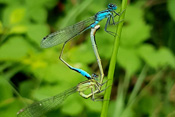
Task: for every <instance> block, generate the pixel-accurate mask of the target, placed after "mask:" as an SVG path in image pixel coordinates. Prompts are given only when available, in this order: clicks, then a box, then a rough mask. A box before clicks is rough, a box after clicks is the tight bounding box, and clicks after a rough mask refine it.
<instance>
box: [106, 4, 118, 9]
mask: <svg viewBox="0 0 175 117" xmlns="http://www.w3.org/2000/svg"><path fill="white" fill-rule="evenodd" d="M108 9H111V10H116V9H117V6H116V5H115V4H108Z"/></svg>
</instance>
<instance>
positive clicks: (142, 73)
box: [0, 0, 175, 117]
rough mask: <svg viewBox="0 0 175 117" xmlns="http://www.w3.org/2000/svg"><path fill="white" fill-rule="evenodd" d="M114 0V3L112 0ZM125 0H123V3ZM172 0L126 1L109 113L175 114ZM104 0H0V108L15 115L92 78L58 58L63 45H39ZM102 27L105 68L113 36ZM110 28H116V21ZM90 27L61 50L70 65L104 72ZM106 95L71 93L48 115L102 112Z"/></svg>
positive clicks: (174, 15) (103, 5)
mask: <svg viewBox="0 0 175 117" xmlns="http://www.w3.org/2000/svg"><path fill="white" fill-rule="evenodd" d="M111 2H112V3H116V2H115V1H112V0H111ZM120 2H121V1H117V3H116V4H117V6H118V10H117V12H119V11H120ZM174 3H175V1H174V0H130V2H129V5H128V8H127V9H126V17H125V23H124V27H123V31H122V37H121V43H120V50H119V54H118V60H117V61H118V62H117V69H116V73H115V76H114V78H115V82H114V85H113V93H112V95H111V104H110V109H109V117H117V116H125V117H136V116H159V117H165V116H168V117H171V116H172V117H173V115H175V114H174V113H175V96H174V95H175V93H174V92H175V88H174V87H175V80H174V78H175V71H174V69H175V56H174V54H175V46H174V43H175V41H174V38H175V33H174V32H175V13H174ZM107 4H108V1H106V2H101V1H100V0H96V1H93V0H84V1H81V0H77V1H63V0H60V1H57V0H39V1H37V0H0V115H1V116H2V117H14V116H16V113H17V112H18V111H19V110H20V109H21V108H23V107H25V106H27V105H29V104H31V103H32V102H33V101H37V100H41V99H44V98H47V97H50V96H53V95H55V94H58V93H60V92H62V91H64V90H66V89H68V88H70V87H73V86H76V85H77V84H78V83H79V82H80V81H84V80H85V79H86V78H84V77H82V76H81V75H80V74H78V73H76V72H74V71H71V70H70V69H69V68H68V67H66V66H65V65H64V64H63V63H62V62H61V61H60V60H59V59H58V57H59V54H60V51H61V47H62V45H58V46H56V47H53V48H49V49H41V48H40V46H39V45H40V41H41V39H42V38H43V37H44V36H46V35H47V34H49V33H50V32H54V31H56V30H58V29H61V28H63V27H65V26H68V25H71V24H74V23H76V22H78V21H81V20H83V19H85V18H88V17H90V16H92V15H94V14H95V13H97V12H98V11H100V10H103V9H106V6H107ZM100 25H101V29H100V30H98V32H97V34H96V42H97V46H98V49H99V53H100V56H101V59H102V64H103V69H104V71H105V76H106V75H107V72H108V65H109V60H110V56H111V53H112V49H113V43H114V40H113V37H112V36H111V35H109V34H107V33H106V32H105V31H104V30H103V29H104V25H105V21H102V22H101V23H100ZM109 30H113V31H115V30H116V27H115V26H111V27H109ZM89 38H90V37H89V31H87V32H85V33H83V34H81V35H80V36H78V38H77V39H74V40H72V41H71V42H69V43H68V44H67V45H66V48H65V52H64V54H63V58H64V59H65V60H66V61H67V62H68V63H70V64H71V65H72V66H74V67H77V68H81V69H84V70H86V71H87V72H88V73H94V72H95V73H99V70H98V66H97V62H96V59H95V56H94V54H93V49H92V47H91V42H90V39H89ZM101 105H102V103H101V102H93V101H91V100H90V99H83V98H82V97H80V96H79V94H78V93H76V94H74V95H72V96H70V97H68V99H66V101H65V102H64V103H63V104H62V105H61V106H60V108H58V109H57V110H53V111H52V112H49V113H48V114H47V116H51V117H54V116H58V115H59V117H61V116H62V117H64V116H81V117H82V116H91V117H97V116H99V115H100V111H101Z"/></svg>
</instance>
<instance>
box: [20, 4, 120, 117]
mask: <svg viewBox="0 0 175 117" xmlns="http://www.w3.org/2000/svg"><path fill="white" fill-rule="evenodd" d="M116 9H117V6H116V5H114V4H109V5H108V9H106V10H103V11H100V12H98V13H96V14H95V16H92V17H90V18H88V19H86V20H84V21H81V22H78V23H76V24H74V25H72V26H69V27H66V28H64V29H61V30H59V31H57V32H54V33H52V34H50V35H48V36H46V37H44V38H43V40H42V41H41V47H42V48H49V47H52V46H55V45H58V44H61V43H64V45H63V48H62V51H61V54H60V57H59V58H60V60H61V61H62V62H63V63H65V64H66V65H67V66H68V67H69V68H70V69H72V70H74V71H77V72H79V73H80V74H82V75H83V76H85V77H86V78H87V79H88V80H86V81H84V82H81V83H79V84H78V85H77V86H76V87H74V88H71V89H68V90H66V91H64V92H63V93H60V94H58V95H56V96H53V97H50V98H47V99H44V100H42V101H39V102H36V103H34V104H32V105H29V106H28V107H26V108H24V109H21V110H20V111H19V112H18V114H17V115H18V116H19V117H20V116H21V117H38V116H41V115H43V114H45V113H46V112H48V111H49V110H51V109H53V108H55V107H56V106H57V105H59V104H60V103H61V102H63V101H64V99H65V98H66V97H67V96H69V95H71V94H72V93H74V92H76V91H78V92H79V94H80V96H82V97H84V98H89V97H91V98H92V100H94V99H95V98H94V97H95V96H94V95H95V94H97V93H100V92H102V91H103V90H101V87H102V85H103V83H102V82H103V70H102V66H101V62H98V64H99V67H100V71H101V78H100V82H98V81H97V80H96V76H94V75H92V76H91V75H89V74H88V73H87V72H86V71H84V70H81V69H78V68H74V67H72V66H71V65H69V64H68V63H66V62H65V61H64V60H63V59H62V58H61V56H62V53H63V49H64V46H65V44H66V43H67V42H68V41H69V40H70V39H72V38H74V37H75V36H77V35H79V34H81V33H83V32H84V31H86V30H88V29H93V28H95V27H96V26H97V24H98V23H99V22H100V21H101V20H103V19H105V18H107V22H106V25H105V31H106V32H107V33H109V34H111V35H113V36H115V35H116V34H115V33H114V32H111V31H108V30H107V26H108V24H113V25H115V24H117V23H116V22H114V17H115V16H117V15H119V14H118V13H116V12H115V11H114V10H116ZM111 20H112V23H111ZM91 33H93V34H91V40H93V41H92V45H93V47H94V46H95V47H94V53H95V55H96V58H97V61H100V57H99V55H98V51H97V48H96V44H95V41H94V36H95V33H94V32H93V31H91ZM87 89H91V93H89V94H85V93H84V91H86V90H87Z"/></svg>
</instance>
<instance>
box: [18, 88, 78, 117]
mask: <svg viewBox="0 0 175 117" xmlns="http://www.w3.org/2000/svg"><path fill="white" fill-rule="evenodd" d="M76 91H77V87H73V88H71V89H68V90H66V91H64V92H62V93H60V94H58V95H55V96H53V97H50V98H47V99H44V100H41V101H39V102H36V103H33V104H31V105H29V106H28V107H26V108H24V109H21V110H20V111H19V112H18V113H17V117H40V116H42V115H44V114H45V113H47V112H48V111H50V110H52V109H54V108H56V107H57V106H59V104H61V103H62V102H63V101H64V100H65V98H66V97H68V96H69V95H71V94H73V93H75V92H76Z"/></svg>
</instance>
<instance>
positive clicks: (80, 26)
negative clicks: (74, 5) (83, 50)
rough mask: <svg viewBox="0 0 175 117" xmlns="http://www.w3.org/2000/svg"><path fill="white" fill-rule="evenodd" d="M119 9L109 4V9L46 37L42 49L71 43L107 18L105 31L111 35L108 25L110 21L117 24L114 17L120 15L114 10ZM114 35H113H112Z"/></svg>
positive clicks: (42, 42)
mask: <svg viewBox="0 0 175 117" xmlns="http://www.w3.org/2000/svg"><path fill="white" fill-rule="evenodd" d="M116 9H117V6H116V5H114V4H109V5H108V9H106V10H103V11H100V12H98V13H96V14H95V15H94V16H92V17H90V18H88V19H86V20H83V21H80V22H78V23H76V24H74V25H72V26H68V27H65V28H63V29H61V30H58V31H56V32H53V33H51V34H49V35H47V36H46V37H44V38H43V39H42V41H41V47H42V48H49V47H52V46H55V45H58V44H61V43H65V42H67V41H69V40H70V39H72V38H74V37H75V36H77V35H79V34H81V33H83V32H84V31H86V30H88V29H90V28H94V27H95V25H97V24H98V23H99V22H100V21H101V20H103V19H105V18H107V22H106V26H105V31H106V32H107V33H109V34H111V33H110V31H107V25H108V24H110V19H112V24H116V23H115V22H114V17H115V16H116V15H119V14H118V13H116V12H115V11H114V10H116ZM111 35H113V34H111Z"/></svg>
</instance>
